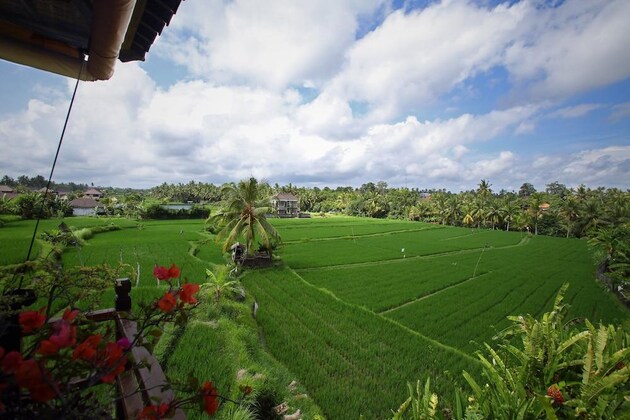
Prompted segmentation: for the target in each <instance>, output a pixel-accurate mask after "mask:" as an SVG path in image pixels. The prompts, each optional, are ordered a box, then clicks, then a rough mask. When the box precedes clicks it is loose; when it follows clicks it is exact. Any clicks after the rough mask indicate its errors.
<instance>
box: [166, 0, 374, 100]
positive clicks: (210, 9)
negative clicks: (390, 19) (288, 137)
mask: <svg viewBox="0 0 630 420" xmlns="http://www.w3.org/2000/svg"><path fill="white" fill-rule="evenodd" d="M191 3H192V4H184V5H183V6H184V7H182V13H181V15H180V13H178V15H177V20H174V24H173V26H172V28H169V29H170V30H169V31H166V33H165V39H164V40H162V41H161V42H160V44H159V49H158V53H159V54H161V55H163V56H167V57H170V58H172V59H174V60H175V61H176V62H177V63H179V64H181V65H184V66H186V67H188V69H189V70H190V71H191V72H192V74H193V75H195V76H197V77H203V78H206V79H207V80H219V81H230V82H235V81H236V82H241V83H247V84H255V85H259V86H264V87H267V88H272V89H284V88H285V87H286V86H288V85H299V86H301V85H303V84H305V83H309V84H313V83H317V82H318V81H322V80H324V79H325V78H327V77H329V76H330V75H332V74H333V73H334V72H336V71H337V70H338V68H339V65H340V64H341V61H342V59H343V55H344V53H345V50H346V48H348V47H349V46H350V45H351V44H352V42H354V36H355V31H356V29H357V26H358V23H357V22H358V18H359V16H361V15H362V14H371V13H372V12H373V11H374V10H375V9H376V8H377V7H378V6H379V5H380V4H381V3H382V1H380V0H370V1H357V0H348V1H343V0H342V1H340V0H324V1H317V2H312V1H308V0H300V1H294V0H269V1H261V0H236V1H233V2H227V1H225V2H221V1H211V2H206V1H204V2H198V3H196V4H195V2H191ZM207 3H208V4H207ZM191 32H192V36H191Z"/></svg>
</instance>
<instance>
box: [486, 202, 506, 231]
mask: <svg viewBox="0 0 630 420" xmlns="http://www.w3.org/2000/svg"><path fill="white" fill-rule="evenodd" d="M485 217H486V218H488V219H490V222H492V230H494V227H495V226H496V225H497V224H499V223H500V222H501V217H502V212H501V204H500V203H499V202H498V200H493V201H492V202H491V203H490V208H489V209H488V211H487V212H486V214H485Z"/></svg>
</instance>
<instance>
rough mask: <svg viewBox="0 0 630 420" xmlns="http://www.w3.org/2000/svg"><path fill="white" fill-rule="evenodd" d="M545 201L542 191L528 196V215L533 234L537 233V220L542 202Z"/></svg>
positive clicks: (540, 213) (541, 213) (541, 212)
mask: <svg viewBox="0 0 630 420" xmlns="http://www.w3.org/2000/svg"><path fill="white" fill-rule="evenodd" d="M544 202H545V196H544V194H542V193H538V192H536V193H534V194H532V195H531V196H530V197H529V211H528V213H529V216H530V217H531V221H532V223H533V224H534V235H538V220H539V219H540V218H541V217H542V215H543V211H542V208H541V206H542V204H543V203H544Z"/></svg>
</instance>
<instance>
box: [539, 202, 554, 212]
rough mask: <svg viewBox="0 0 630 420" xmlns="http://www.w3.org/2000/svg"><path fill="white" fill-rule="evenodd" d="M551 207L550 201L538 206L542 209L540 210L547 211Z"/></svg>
mask: <svg viewBox="0 0 630 420" xmlns="http://www.w3.org/2000/svg"><path fill="white" fill-rule="evenodd" d="M549 207H551V206H550V205H549V203H542V204H541V205H540V206H538V208H539V209H540V211H547V210H549Z"/></svg>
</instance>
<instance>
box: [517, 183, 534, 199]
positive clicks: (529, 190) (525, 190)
mask: <svg viewBox="0 0 630 420" xmlns="http://www.w3.org/2000/svg"><path fill="white" fill-rule="evenodd" d="M535 192H536V188H534V186H533V185H532V184H530V183H529V182H525V183H523V185H521V188H520V189H519V190H518V196H519V197H529V196H530V195H532V194H534V193H535Z"/></svg>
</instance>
